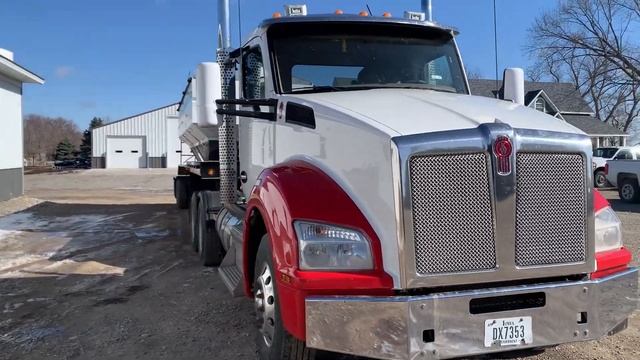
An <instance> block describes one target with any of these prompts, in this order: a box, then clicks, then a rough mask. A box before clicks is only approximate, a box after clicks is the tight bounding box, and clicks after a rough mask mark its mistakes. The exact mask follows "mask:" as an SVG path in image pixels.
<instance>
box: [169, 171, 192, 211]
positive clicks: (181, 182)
mask: <svg viewBox="0 0 640 360" xmlns="http://www.w3.org/2000/svg"><path fill="white" fill-rule="evenodd" d="M189 180H190V178H188V177H184V176H178V177H176V178H175V180H174V182H173V186H174V190H173V191H174V195H175V197H176V204H177V205H178V209H188V208H189Z"/></svg>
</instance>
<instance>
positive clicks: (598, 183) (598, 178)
mask: <svg viewBox="0 0 640 360" xmlns="http://www.w3.org/2000/svg"><path fill="white" fill-rule="evenodd" d="M593 183H594V185H595V187H596V188H597V189H601V188H605V187H609V186H611V184H609V181H608V180H607V176H606V175H605V173H604V170H598V171H596V172H595V173H594V174H593Z"/></svg>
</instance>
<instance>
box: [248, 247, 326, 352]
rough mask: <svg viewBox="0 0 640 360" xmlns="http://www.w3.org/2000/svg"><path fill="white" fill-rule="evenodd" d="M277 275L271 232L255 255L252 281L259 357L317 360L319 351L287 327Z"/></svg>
mask: <svg viewBox="0 0 640 360" xmlns="http://www.w3.org/2000/svg"><path fill="white" fill-rule="evenodd" d="M274 275H275V272H274V267H273V255H272V253H271V242H270V240H269V236H268V235H264V236H263V237H262V240H261V242H260V247H259V248H258V254H257V256H256V264H255V272H254V281H253V295H254V307H255V310H256V319H257V320H258V329H257V332H256V346H257V348H258V359H260V360H315V359H316V351H315V350H314V349H310V348H308V347H307V346H306V345H305V343H304V341H300V340H298V339H296V338H294V337H293V336H291V335H290V334H289V333H288V332H287V331H286V330H285V329H284V326H283V324H282V316H281V315H280V302H279V301H278V294H277V291H276V277H275V276H274Z"/></svg>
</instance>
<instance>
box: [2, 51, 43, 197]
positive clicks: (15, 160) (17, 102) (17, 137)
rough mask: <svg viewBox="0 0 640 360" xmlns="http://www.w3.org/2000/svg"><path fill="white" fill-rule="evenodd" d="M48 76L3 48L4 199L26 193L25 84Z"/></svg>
mask: <svg viewBox="0 0 640 360" xmlns="http://www.w3.org/2000/svg"><path fill="white" fill-rule="evenodd" d="M26 83H33V84H44V80H43V79H42V78H41V77H40V76H38V75H36V74H34V73H32V72H31V71H29V70H27V69H25V68H24V67H22V66H20V65H18V64H17V63H16V62H15V61H14V60H13V53H12V52H11V51H8V50H5V49H0V127H1V128H2V131H0V201H4V200H8V199H10V198H12V197H15V196H20V195H22V193H23V189H24V186H23V183H24V181H23V176H24V175H23V174H24V171H23V161H24V160H23V155H22V154H23V152H24V151H23V134H22V131H23V126H22V84H26Z"/></svg>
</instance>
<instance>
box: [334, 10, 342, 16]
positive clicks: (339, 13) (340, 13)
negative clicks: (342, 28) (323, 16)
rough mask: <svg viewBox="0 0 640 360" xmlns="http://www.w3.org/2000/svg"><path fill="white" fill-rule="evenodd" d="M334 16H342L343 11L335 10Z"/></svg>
mask: <svg viewBox="0 0 640 360" xmlns="http://www.w3.org/2000/svg"><path fill="white" fill-rule="evenodd" d="M335 14H336V15H342V14H344V11H342V10H340V9H338V10H336V12H335Z"/></svg>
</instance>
